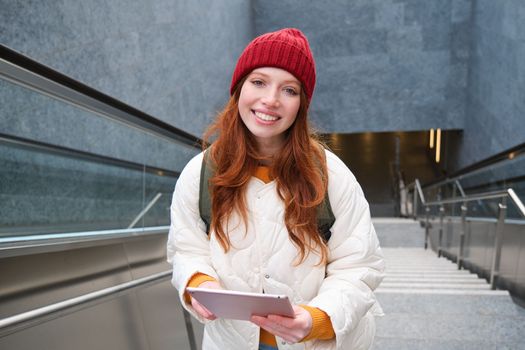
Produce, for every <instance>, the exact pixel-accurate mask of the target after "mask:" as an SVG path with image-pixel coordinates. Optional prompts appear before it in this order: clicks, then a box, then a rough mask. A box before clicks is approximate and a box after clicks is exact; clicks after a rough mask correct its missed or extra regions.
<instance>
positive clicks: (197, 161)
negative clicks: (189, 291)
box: [167, 153, 219, 321]
mask: <svg viewBox="0 0 525 350" xmlns="http://www.w3.org/2000/svg"><path fill="white" fill-rule="evenodd" d="M201 164H202V153H201V154H199V155H197V156H195V157H194V158H193V159H192V160H191V161H190V162H189V163H188V165H186V167H185V168H184V170H183V171H182V173H181V175H180V177H179V179H178V180H177V184H176V186H175V191H174V192H173V198H172V203H171V226H170V232H169V236H168V244H167V257H168V262H169V263H171V264H172V265H173V277H172V281H171V282H172V284H173V286H174V287H175V288H176V289H177V290H178V293H179V297H180V300H181V304H182V305H183V306H184V307H185V308H186V309H187V310H188V311H189V312H190V313H192V314H193V315H194V316H195V317H196V318H197V319H199V320H201V321H204V320H203V319H202V318H200V317H199V316H198V315H197V314H196V313H195V312H194V311H193V309H192V307H191V305H188V304H186V303H185V300H184V289H185V288H186V286H187V284H188V282H189V280H190V279H191V277H192V276H193V275H194V274H195V273H197V272H201V273H204V274H206V275H209V276H212V277H214V278H215V279H217V280H218V279H219V278H218V276H217V273H216V272H215V270H214V269H213V267H212V266H211V261H210V248H209V241H208V236H207V234H206V231H205V224H204V222H203V221H202V219H201V218H200V214H199V181H200V168H201Z"/></svg>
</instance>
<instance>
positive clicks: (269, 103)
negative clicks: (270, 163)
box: [239, 67, 301, 155]
mask: <svg viewBox="0 0 525 350" xmlns="http://www.w3.org/2000/svg"><path fill="white" fill-rule="evenodd" d="M300 92H301V83H300V82H299V80H297V78H295V77H294V76H293V75H292V74H291V73H289V72H287V71H285V70H283V69H280V68H273V67H263V68H257V69H255V70H253V71H252V72H251V73H250V74H249V75H248V77H247V78H246V80H245V81H244V84H243V85H242V88H241V94H240V96H239V113H240V115H241V119H242V121H243V123H244V125H246V127H247V128H248V130H250V132H251V133H252V135H253V136H254V138H255V140H256V142H257V145H258V146H259V151H261V153H262V154H263V155H272V154H274V153H275V152H276V151H278V150H279V149H280V148H281V147H282V145H283V143H284V139H285V134H284V133H285V131H286V130H288V128H289V127H290V126H291V125H292V124H293V122H294V121H295V118H296V117H297V112H298V111H299V106H300V104H301V97H300Z"/></svg>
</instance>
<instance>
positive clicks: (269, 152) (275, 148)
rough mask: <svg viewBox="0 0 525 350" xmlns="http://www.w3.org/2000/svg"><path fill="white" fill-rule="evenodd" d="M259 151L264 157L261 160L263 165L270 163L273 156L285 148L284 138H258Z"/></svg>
mask: <svg viewBox="0 0 525 350" xmlns="http://www.w3.org/2000/svg"><path fill="white" fill-rule="evenodd" d="M256 142H257V151H258V152H259V155H260V156H261V157H262V158H263V159H261V160H260V161H259V163H260V164H261V165H270V164H271V163H272V160H273V157H274V156H275V155H276V154H278V153H279V152H280V151H281V149H282V148H283V144H284V140H283V139H278V140H277V139H256Z"/></svg>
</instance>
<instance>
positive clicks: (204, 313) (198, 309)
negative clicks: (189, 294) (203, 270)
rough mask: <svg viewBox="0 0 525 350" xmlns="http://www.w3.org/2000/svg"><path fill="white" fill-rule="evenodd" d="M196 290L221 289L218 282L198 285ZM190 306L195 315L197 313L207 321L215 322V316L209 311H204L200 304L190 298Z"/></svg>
mask: <svg viewBox="0 0 525 350" xmlns="http://www.w3.org/2000/svg"><path fill="white" fill-rule="evenodd" d="M197 288H208V289H223V288H222V287H221V285H220V284H219V283H218V282H215V281H206V282H202V283H201V284H199V286H198V287H197ZM191 306H192V307H193V309H194V310H195V312H196V313H198V314H199V315H200V316H201V317H203V318H205V319H207V320H210V321H212V320H215V319H216V318H217V316H215V315H214V314H213V312H211V311H210V310H208V309H206V308H205V307H204V306H202V304H201V303H199V302H198V301H197V299H195V298H191Z"/></svg>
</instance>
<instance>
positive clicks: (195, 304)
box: [191, 299, 217, 320]
mask: <svg viewBox="0 0 525 350" xmlns="http://www.w3.org/2000/svg"><path fill="white" fill-rule="evenodd" d="M191 305H192V306H193V309H194V310H195V311H196V312H197V313H198V314H199V315H201V316H202V317H204V318H205V319H207V320H215V319H216V318H217V317H216V316H215V315H214V314H213V312H211V311H210V310H208V309H207V308H205V307H204V306H202V304H201V303H199V302H198V301H197V300H195V299H193V300H192V302H191Z"/></svg>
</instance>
